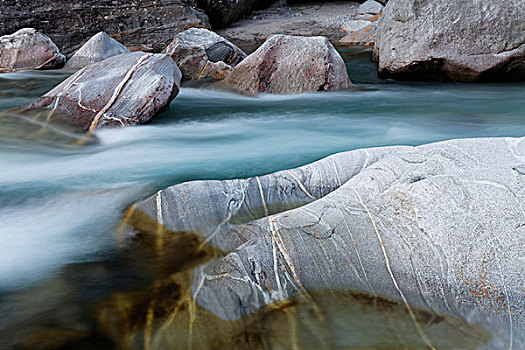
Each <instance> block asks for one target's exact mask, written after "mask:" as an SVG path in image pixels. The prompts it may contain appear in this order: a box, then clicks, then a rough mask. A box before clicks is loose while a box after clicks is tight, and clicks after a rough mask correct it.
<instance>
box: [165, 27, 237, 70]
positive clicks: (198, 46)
mask: <svg viewBox="0 0 525 350" xmlns="http://www.w3.org/2000/svg"><path fill="white" fill-rule="evenodd" d="M163 53H165V54H168V55H170V56H171V57H172V58H173V59H174V60H175V62H176V63H177V65H178V66H179V68H180V69H181V71H182V76H183V77H184V78H185V79H188V80H197V79H201V78H206V77H210V76H211V77H212V78H214V79H224V78H225V77H226V75H227V74H228V73H229V72H230V71H231V67H234V66H235V65H237V63H239V62H240V61H242V60H243V59H244V58H246V54H245V53H244V52H243V51H242V50H241V49H239V48H238V47H237V46H235V45H234V44H232V43H231V42H229V41H228V40H226V39H224V38H223V37H221V36H220V35H218V34H216V33H214V32H212V31H209V30H207V29H201V28H191V29H188V30H186V31H184V32H181V33H179V34H177V35H176V36H175V38H174V39H173V41H172V42H171V43H170V44H169V46H168V47H167V48H166V49H164V51H163Z"/></svg>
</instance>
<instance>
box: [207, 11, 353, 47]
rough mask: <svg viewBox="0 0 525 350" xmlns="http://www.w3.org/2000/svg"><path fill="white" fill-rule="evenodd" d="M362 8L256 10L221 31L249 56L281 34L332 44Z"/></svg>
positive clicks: (221, 33) (220, 31) (219, 31)
mask: <svg viewBox="0 0 525 350" xmlns="http://www.w3.org/2000/svg"><path fill="white" fill-rule="evenodd" d="M358 6H359V3H358V2H353V1H327V2H322V3H303V4H295V3H292V4H289V6H288V7H281V8H273V7H272V8H269V9H266V10H262V11H256V12H254V13H253V14H252V15H250V16H249V17H248V18H243V19H241V20H239V21H237V22H236V23H235V24H234V25H232V26H230V27H227V28H223V29H218V30H217V33H218V34H220V35H222V36H223V37H225V38H227V39H228V40H230V41H231V42H233V43H234V44H236V45H237V46H239V47H240V48H242V49H243V50H244V51H245V52H247V53H252V52H253V51H255V50H256V49H257V48H258V47H259V46H260V45H261V44H262V43H263V42H264V41H266V40H267V39H269V38H270V36H272V35H274V34H276V33H280V34H287V35H296V36H324V37H327V38H328V39H329V40H330V41H331V42H336V41H338V40H339V39H341V36H342V34H343V32H342V29H341V26H342V25H343V24H344V23H345V22H348V21H351V20H352V18H353V17H354V15H355V13H356V10H357V8H358Z"/></svg>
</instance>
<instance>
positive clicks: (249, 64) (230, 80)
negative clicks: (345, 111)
mask: <svg viewBox="0 0 525 350" xmlns="http://www.w3.org/2000/svg"><path fill="white" fill-rule="evenodd" d="M221 84H223V86H224V87H227V88H231V89H233V90H237V91H239V92H242V93H246V94H249V95H255V94H257V93H273V94H288V93H298V92H313V91H324V90H339V89H347V88H349V87H350V86H352V83H351V82H350V78H348V73H347V71H346V66H345V63H344V61H343V59H342V58H341V56H340V55H339V53H338V52H337V51H336V50H335V48H334V47H333V46H332V44H330V41H329V40H328V39H327V38H325V37H302V36H290V35H282V34H279V35H274V36H272V37H271V38H270V39H268V40H267V41H266V42H265V43H264V44H263V45H262V46H261V47H259V48H258V49H257V50H256V51H255V52H254V53H252V54H251V55H249V56H248V57H247V58H246V59H244V60H243V61H242V62H241V63H239V64H238V65H237V66H236V67H235V68H234V69H233V71H232V72H231V74H230V75H228V77H227V78H226V79H224V80H223V81H222V82H221Z"/></svg>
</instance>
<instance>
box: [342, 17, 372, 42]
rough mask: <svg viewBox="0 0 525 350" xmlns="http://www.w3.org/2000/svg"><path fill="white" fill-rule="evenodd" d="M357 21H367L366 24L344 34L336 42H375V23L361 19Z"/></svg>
mask: <svg viewBox="0 0 525 350" xmlns="http://www.w3.org/2000/svg"><path fill="white" fill-rule="evenodd" d="M355 22H357V21H355ZM359 22H368V25H367V26H365V27H362V28H360V29H357V30H354V31H351V32H350V33H348V34H347V35H345V36H344V37H343V38H342V39H341V40H339V42H338V43H339V44H340V45H359V46H372V45H374V44H375V37H376V34H377V25H376V23H373V22H369V21H361V20H360V21H359ZM351 26H352V25H349V26H348V27H349V28H350V27H351ZM356 27H357V26H356Z"/></svg>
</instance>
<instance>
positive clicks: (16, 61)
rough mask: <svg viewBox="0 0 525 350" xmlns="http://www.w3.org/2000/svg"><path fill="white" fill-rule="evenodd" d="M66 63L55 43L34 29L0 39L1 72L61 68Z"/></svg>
mask: <svg viewBox="0 0 525 350" xmlns="http://www.w3.org/2000/svg"><path fill="white" fill-rule="evenodd" d="M65 61H66V57H65V56H64V55H62V54H61V53H60V51H59V50H58V48H57V46H56V45H55V44H54V43H53V41H51V39H49V38H48V37H47V36H45V35H44V34H42V33H40V32H38V31H37V30H35V29H33V28H24V29H20V30H19V31H17V32H16V33H13V34H10V35H4V36H2V37H0V72H13V71H17V70H22V69H51V68H60V67H61V66H62V65H63V64H64V62H65Z"/></svg>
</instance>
